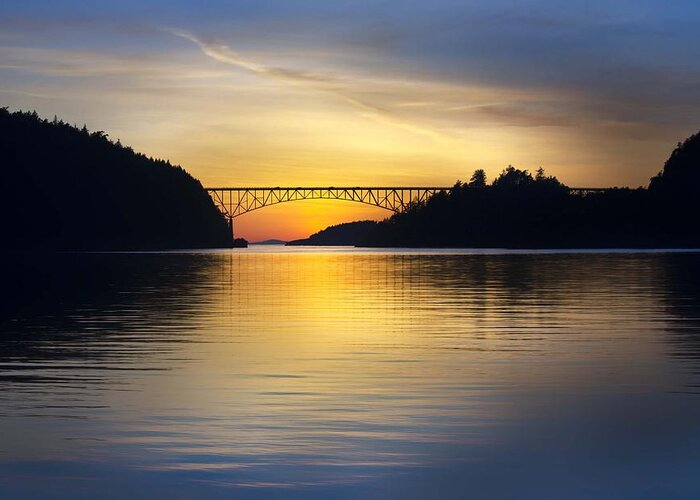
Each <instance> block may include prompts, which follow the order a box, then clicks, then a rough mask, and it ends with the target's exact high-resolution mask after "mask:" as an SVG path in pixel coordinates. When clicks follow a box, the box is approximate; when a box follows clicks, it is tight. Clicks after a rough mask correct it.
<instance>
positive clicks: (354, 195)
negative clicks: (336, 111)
mask: <svg viewBox="0 0 700 500" xmlns="http://www.w3.org/2000/svg"><path fill="white" fill-rule="evenodd" d="M451 189H452V188H451V187H424V186H420V187H415V186H413V187H216V188H206V190H207V192H209V195H210V196H211V197H212V199H213V200H214V203H215V204H216V207H217V208H218V209H219V211H221V213H222V214H223V215H224V216H225V217H226V218H227V219H228V220H229V221H231V222H233V219H235V218H236V217H239V216H241V215H243V214H246V213H248V212H252V211H253V210H257V209H259V208H263V207H269V206H271V205H278V204H280V203H287V202H290V201H300V200H342V201H354V202H356V203H364V204H365V205H372V206H375V207H379V208H383V209H385V210H391V211H392V212H394V213H400V212H403V211H404V210H406V208H407V207H408V206H409V205H410V204H411V203H415V202H424V201H426V200H427V199H428V198H430V197H431V196H433V195H434V194H435V193H438V192H440V191H445V192H449V191H450V190H451ZM600 191H605V188H571V192H572V193H574V194H579V195H586V194H588V193H594V192H600Z"/></svg>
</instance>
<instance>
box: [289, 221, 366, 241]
mask: <svg viewBox="0 0 700 500" xmlns="http://www.w3.org/2000/svg"><path fill="white" fill-rule="evenodd" d="M377 224H378V223H377V222H375V221H373V220H362V221H357V222H345V223H343V224H337V225H335V226H329V227H327V228H326V229H324V230H322V231H319V232H318V233H314V234H312V235H311V236H309V237H308V238H305V239H302V240H294V241H290V242H289V243H287V245H291V246H296V245H321V246H353V245H357V244H358V242H361V241H364V240H365V239H366V238H367V235H368V234H369V233H370V232H371V231H372V230H374V229H375V228H376V227H377Z"/></svg>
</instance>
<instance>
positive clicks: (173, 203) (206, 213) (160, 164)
mask: <svg viewBox="0 0 700 500" xmlns="http://www.w3.org/2000/svg"><path fill="white" fill-rule="evenodd" d="M0 158H1V159H2V161H1V162H0V175H2V179H3V181H2V187H1V188H0V213H2V217H3V224H2V226H3V227H2V241H3V243H2V249H27V248H40V249H58V250H124V249H169V248H194V247H197V248H201V247H228V246H231V244H232V241H231V231H230V229H229V227H228V224H227V221H226V220H225V219H224V217H223V216H222V215H221V214H220V213H219V212H218V210H217V209H216V207H215V206H214V203H213V202H212V200H211V198H210V197H209V195H208V194H207V192H206V191H205V190H204V189H203V188H202V185H201V184H200V183H199V181H198V180H197V179H195V178H194V177H192V176H191V175H189V174H188V173H187V172H185V171H184V170H183V169H182V168H180V167H178V166H175V165H171V164H170V163H169V162H167V161H163V160H156V159H153V158H149V157H146V156H145V155H143V154H140V153H136V152H134V151H133V150H132V149H131V148H130V147H127V146H123V145H122V144H121V143H120V142H119V141H116V142H113V141H111V140H110V139H109V138H108V136H107V134H105V133H104V132H102V131H99V132H89V131H88V130H87V128H85V127H83V128H82V129H80V128H77V127H74V126H70V125H68V124H66V123H63V122H62V121H60V120H58V119H56V118H54V120H53V121H48V120H42V119H40V118H39V116H38V115H37V114H36V112H34V113H23V112H15V113H10V112H9V111H8V110H7V108H0ZM238 244H239V245H240V244H242V242H239V243H238Z"/></svg>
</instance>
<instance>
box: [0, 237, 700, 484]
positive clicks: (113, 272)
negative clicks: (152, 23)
mask: <svg viewBox="0 0 700 500" xmlns="http://www.w3.org/2000/svg"><path fill="white" fill-rule="evenodd" d="M697 269H698V257H697V256H695V255H692V254H689V255H663V254H661V255H654V254H620V255H615V254H593V255H591V254H588V255H575V254H574V255H557V254H541V255H446V254H436V255H430V254H420V253H418V254H413V253H410V252H404V253H384V252H376V253H373V252H325V253H324V252H308V251H300V252H290V251H277V250H275V249H272V250H269V251H251V252H245V251H242V252H238V251H232V252H214V253H192V254H123V255H119V254H117V255H88V256H72V257H64V258H63V259H62V260H60V262H52V263H51V266H50V271H49V272H48V276H49V279H48V285H47V288H48V291H47V292H45V296H41V297H39V298H38V299H36V300H32V301H26V300H24V301H18V304H20V306H18V307H17V308H15V309H12V310H10V311H9V315H8V321H6V322H4V323H3V325H5V327H4V329H5V331H6V332H7V334H6V337H5V339H4V341H3V343H4V347H5V349H4V351H3V352H4V353H5V354H4V355H3V356H2V358H1V359H0V361H2V366H1V367H0V385H1V386H2V389H3V390H2V395H0V410H1V411H2V415H1V417H0V418H1V420H0V421H1V422H2V426H3V434H4V435H3V438H2V442H1V443H0V444H2V446H0V485H2V484H3V481H5V483H6V486H8V488H10V487H11V488H16V489H17V491H23V490H22V488H26V487H28V486H27V483H26V481H27V478H38V477H42V476H45V475H46V474H48V475H49V476H52V474H56V477H53V476H52V477H53V481H54V483H55V484H57V485H59V486H61V487H65V488H70V487H71V485H74V483H75V481H78V482H79V483H80V484H81V485H82V486H81V487H84V488H87V490H88V491H89V490H90V487H89V486H85V484H89V480H92V479H95V478H98V479H100V480H101V481H107V482H109V481H115V483H116V484H117V485H119V484H120V481H121V484H122V485H124V484H129V481H134V482H138V481H141V482H145V483H146V484H150V483H149V481H167V482H169V484H173V485H179V487H192V488H194V487H196V488H212V490H208V489H207V490H206V491H208V492H209V493H208V494H212V495H215V494H216V492H219V491H220V490H221V489H222V488H223V489H224V490H225V489H227V488H231V487H234V488H239V489H240V491H242V492H244V493H241V494H249V495H253V496H255V495H256V494H259V495H260V496H261V497H263V498H265V495H266V494H269V493H270V491H275V492H278V493H279V492H284V491H297V490H299V491H303V494H302V497H308V496H310V495H314V494H319V495H320V496H322V497H324V496H327V495H330V494H331V493H332V495H333V496H349V497H354V495H359V494H360V493H362V495H363V496H366V495H369V494H370V493H373V494H376V495H378V496H379V497H381V496H382V495H389V496H394V495H401V496H406V495H407V496H412V494H415V495H417V497H420V495H419V492H421V491H422V490H421V488H428V489H429V488H431V487H434V486H435V485H436V484H439V485H441V487H442V488H443V489H444V493H445V496H446V497H451V496H452V497H459V496H460V495H459V493H460V492H463V491H464V488H465V487H466V486H465V485H466V483H469V484H471V485H479V484H480V480H481V478H483V477H488V476H489V474H491V473H492V472H493V471H496V470H498V469H499V468H500V467H503V466H504V464H505V466H506V467H509V466H513V464H518V468H520V469H523V470H528V471H530V472H529V473H527V474H525V473H523V475H522V476H517V478H514V479H513V480H514V481H516V482H517V481H520V482H521V483H523V484H527V483H528V481H534V480H535V479H536V478H537V475H538V474H540V475H541V474H542V470H543V469H554V470H556V468H557V467H562V466H564V465H566V466H567V467H569V466H571V467H573V465H576V466H578V467H581V468H584V469H585V467H592V465H591V463H597V464H598V465H599V466H602V465H605V467H607V468H609V469H611V470H612V469H613V468H615V467H618V468H619V467H620V464H619V463H617V462H614V463H611V462H610V460H611V458H610V452H611V450H613V451H615V450H618V451H619V450H623V451H625V452H627V451H628V449H631V448H630V446H631V445H630V444H629V443H628V442H627V441H624V442H623V441H620V442H618V441H616V440H617V439H618V438H617V437H616V432H617V431H618V430H619V428H622V429H628V427H629V419H630V418H632V419H635V418H636V417H637V416H638V415H639V414H640V413H641V414H645V415H646V416H645V418H647V419H648V420H649V421H650V422H652V423H654V422H656V423H659V422H661V423H662V424H663V425H664V426H666V427H668V426H669V423H672V424H673V425H674V426H675V429H677V430H680V431H679V432H680V434H679V435H678V436H676V435H672V436H670V437H669V438H668V440H667V441H663V442H662V443H661V445H659V444H656V445H655V446H657V447H659V449H658V450H656V451H655V450H652V449H651V448H650V452H654V453H656V452H657V451H658V453H659V454H661V453H666V454H668V453H672V452H673V451H674V450H676V448H674V446H676V441H675V440H676V439H678V440H682V441H683V440H684V441H686V442H687V441H688V440H689V439H691V438H692V439H697V438H698V435H697V433H696V432H692V431H691V430H692V429H693V427H692V425H691V424H690V423H689V422H690V421H691V420H690V417H691V416H693V415H696V414H697V412H698V407H697V406H698V405H697V398H696V397H694V396H690V395H689V393H692V387H693V384H694V383H695V382H694V380H695V379H694V378H693V377H694V373H693V372H694V370H695V369H696V368H695V365H694V364H693V362H692V359H693V356H684V355H685V354H689V353H690V354H692V353H697V352H698V350H697V342H696V341H695V339H696V338H697V332H698V326H697V325H698V315H697V311H698V307H697V306H698V303H699V302H700V301H699V300H698V298H699V296H700V294H698V293H697V288H693V286H692V285H691V286H690V287H688V286H687V285H688V284H687V283H685V282H684V280H683V278H682V276H684V273H687V272H688V270H690V271H691V272H696V271H697ZM678 270H680V276H681V278H679V277H678V275H677V273H678ZM674 273H676V274H674ZM46 276H47V274H41V273H38V276H33V275H30V276H29V277H27V279H26V280H25V281H31V279H32V278H34V279H39V278H41V279H44V280H45V279H46ZM67 276H70V277H71V280H70V281H68V280H66V279H65V278H66V277H67ZM45 283H46V282H45ZM683 339H685V340H683ZM679 342H680V343H679ZM679 346H680V348H679ZM689 361H690V362H689ZM689 388H690V389H689ZM682 393H684V394H686V396H683V397H681V396H677V397H670V396H669V395H671V394H676V395H680V394H682ZM662 403H663V404H664V405H666V406H665V414H664V417H663V418H665V419H667V420H668V422H666V421H661V420H658V419H660V418H661V417H660V416H659V415H657V414H656V413H655V411H656V408H657V407H658V405H660V404H662ZM681 410H682V411H681ZM676 412H677V413H676ZM618 427H619V428H618ZM669 432H670V431H669ZM684 432H685V434H683V433H684ZM647 437H648V435H647V433H645V432H642V431H640V433H639V435H635V436H634V439H633V440H632V441H634V442H635V443H637V444H636V445H635V446H638V445H639V443H640V442H644V439H646V438H647ZM649 446H650V447H651V445H649ZM669 447H670V448H669ZM632 448H634V447H632ZM669 450H670V451H669ZM613 455H614V453H613ZM652 455H653V453H652V454H651V455H650V456H652ZM518 457H519V458H518ZM525 457H530V458H527V459H526V458H525ZM590 457H596V460H594V461H591V462H590V463H589V461H588V459H589V458H590ZM584 459H585V460H584ZM523 460H524V461H525V462H528V461H531V462H532V463H533V464H535V463H537V464H539V467H540V468H532V470H530V467H529V466H527V464H526V465H523V463H522V461H523ZM580 461H583V462H580ZM19 463H21V464H30V465H27V466H26V467H27V468H26V469H22V474H24V476H19V475H17V474H18V473H17V472H16V471H15V467H17V464H19ZM47 463H51V464H53V465H52V469H51V470H50V471H49V472H47V468H46V467H45V466H42V465H41V464H47ZM31 464H36V465H35V466H32V465H31ZM56 464H59V465H56ZM475 464H478V465H475ZM494 464H495V465H494ZM70 465H76V466H80V469H81V471H82V472H81V475H82V476H84V477H83V479H82V480H78V479H75V477H74V476H75V472H74V471H72V469H71V467H70ZM491 465H493V466H492V467H491ZM533 467H534V466H533ZM571 467H569V469H571ZM3 469H4V474H2V472H3ZM63 469H65V470H66V471H68V472H60V473H56V472H54V471H55V470H59V471H63ZM569 469H567V470H569ZM574 469H575V467H574ZM574 469H571V470H574ZM69 472H70V474H69ZM567 473H568V474H570V475H571V474H572V473H571V471H569V472H567ZM134 474H136V475H137V476H133V475H134ZM161 475H164V476H162V479H157V480H156V479H154V478H161ZM18 477H24V478H25V479H24V480H20V479H17V478H18ZM117 477H119V478H121V479H120V481H117V480H116V479H115V478H117ZM134 477H138V478H139V479H138V481H137V479H134ZM71 478H73V479H71ZM518 478H519V479H518ZM583 480H584V478H583V476H582V477H578V476H573V477H571V478H570V483H571V484H577V483H576V482H577V481H583ZM139 484H140V483H139ZM158 484H160V483H158ZM431 485H432V486H431ZM161 487H162V484H161ZM483 487H484V486H483V485H482V488H483ZM490 487H491V488H494V487H503V486H498V485H497V486H494V485H493V484H492V485H491V486H490ZM116 488H117V489H116V490H115V491H119V489H118V486H117V487H116ZM607 488H610V484H608V485H607ZM11 491H15V490H11ZM139 491H142V492H144V495H145V494H146V493H145V492H147V489H142V490H139ZM183 491H184V490H183ZM193 491H198V492H200V493H201V491H202V490H193ZM521 491H522V490H521Z"/></svg>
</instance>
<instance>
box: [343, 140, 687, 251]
mask: <svg viewBox="0 0 700 500" xmlns="http://www.w3.org/2000/svg"><path fill="white" fill-rule="evenodd" d="M356 244H359V245H369V246H414V247H508V248H523V247H526V248H573V247H581V248H593V247H599V248H600V247H618V248H619V247H656V248H674V247H675V248H700V134H696V135H694V136H692V137H690V138H688V139H687V140H686V141H684V142H683V143H679V144H678V147H677V148H676V149H675V150H674V151H673V152H672V154H671V156H670V158H669V159H668V161H667V162H666V163H665V165H664V168H663V170H662V171H661V172H660V173H659V174H658V175H657V176H656V177H654V178H653V179H651V182H650V185H649V187H648V188H638V189H627V188H622V189H610V190H607V191H604V192H599V193H589V194H586V195H584V196H581V195H578V194H573V193H571V192H570V190H569V188H568V187H567V186H565V185H563V184H562V183H560V182H559V181H558V180H557V179H556V178H555V177H551V176H547V175H545V173H544V171H543V170H542V169H540V170H538V172H537V173H536V175H535V176H533V175H531V174H530V173H529V172H528V171H527V170H519V169H517V168H515V167H512V166H510V167H508V168H506V169H505V170H503V172H502V173H501V174H500V175H499V176H498V177H497V178H496V179H495V180H493V182H492V183H490V184H489V183H487V179H486V175H485V173H484V171H483V170H477V171H476V172H474V175H473V176H472V178H471V180H470V181H469V182H467V183H464V184H463V183H461V182H458V183H457V184H456V185H455V186H454V187H453V188H452V189H451V190H450V191H449V192H442V193H438V194H436V195H435V196H433V197H431V198H430V199H429V200H428V201H427V202H426V203H414V204H413V205H411V206H410V207H409V209H408V210H406V211H405V212H404V213H401V214H396V215H394V216H392V217H391V218H389V219H387V220H385V221H383V222H381V223H380V224H378V225H377V226H376V227H375V228H374V229H373V230H372V231H371V232H370V234H368V235H367V237H365V238H364V239H363V240H360V241H357V242H356Z"/></svg>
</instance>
